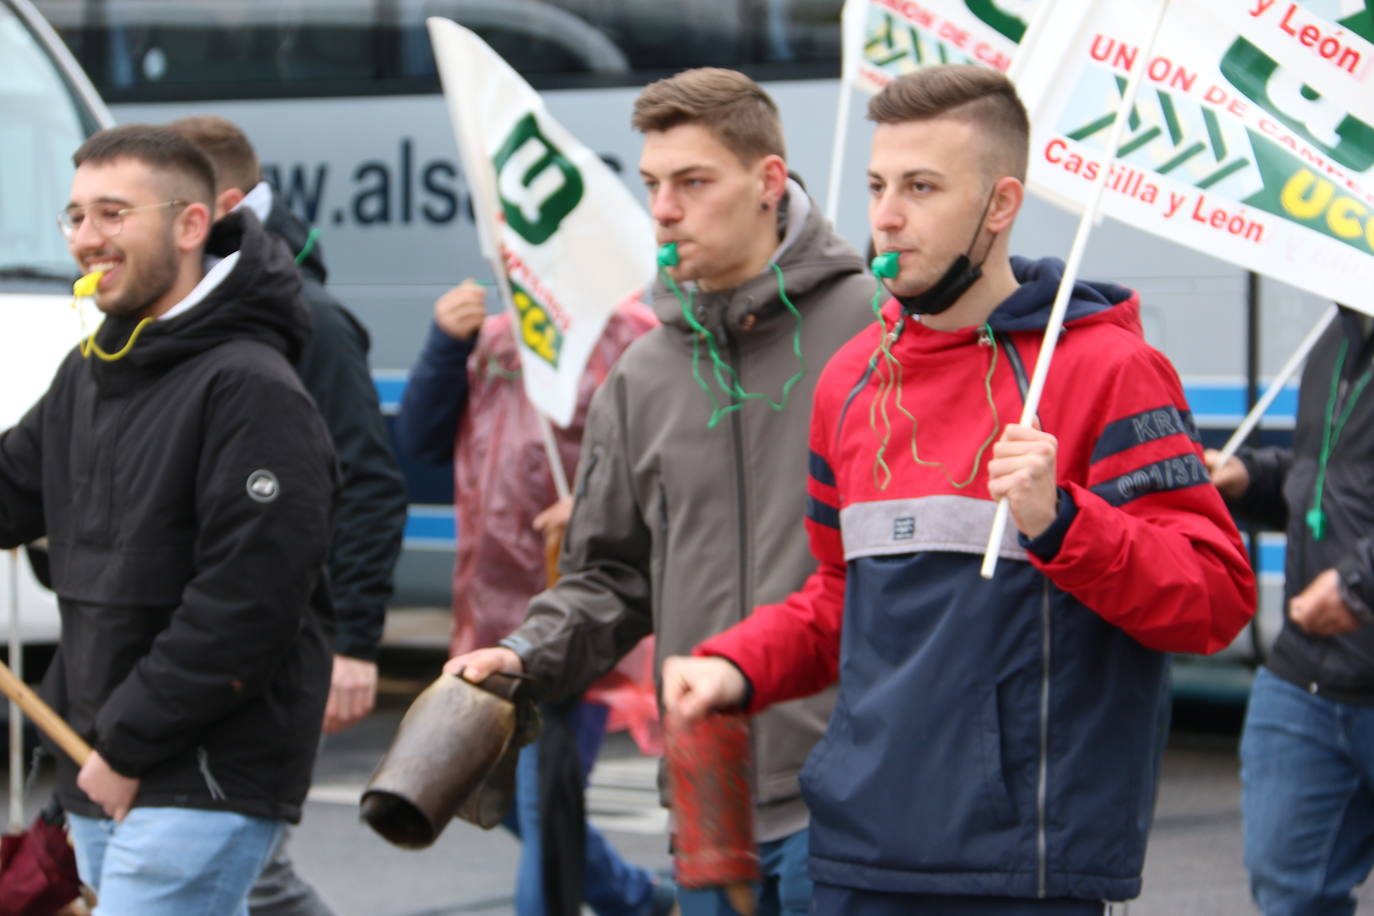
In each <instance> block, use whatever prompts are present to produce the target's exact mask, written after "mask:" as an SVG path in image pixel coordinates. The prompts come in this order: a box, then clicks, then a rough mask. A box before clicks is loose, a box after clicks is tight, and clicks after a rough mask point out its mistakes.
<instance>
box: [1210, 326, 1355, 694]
mask: <svg viewBox="0 0 1374 916" xmlns="http://www.w3.org/2000/svg"><path fill="white" fill-rule="evenodd" d="M1342 342H1344V344H1345V349H1346V354H1345V359H1344V361H1343V363H1342V367H1341V372H1340V377H1339V378H1338V379H1337V380H1336V386H1337V404H1336V405H1334V407H1335V409H1334V414H1333V417H1332V419H1333V422H1334V421H1339V419H1340V415H1341V413H1343V412H1344V411H1345V409H1346V406H1347V402H1348V400H1349V399H1350V398H1351V397H1355V395H1356V391H1357V388H1358V387H1359V382H1360V378H1361V376H1363V375H1364V374H1365V373H1368V372H1371V371H1374V365H1372V364H1371V361H1372V360H1374V336H1372V335H1370V334H1369V333H1367V332H1366V330H1365V322H1364V321H1363V320H1362V319H1361V318H1360V316H1358V315H1357V314H1355V313H1354V312H1350V311H1348V310H1342V314H1341V316H1340V320H1339V321H1337V322H1336V323H1335V324H1333V325H1332V326H1331V328H1330V329H1329V330H1327V332H1326V334H1325V335H1323V336H1322V338H1321V340H1320V341H1318V342H1317V346H1316V347H1315V348H1314V349H1313V350H1312V354H1311V355H1310V356H1309V357H1308V358H1307V366H1306V368H1304V370H1303V375H1302V386H1301V388H1300V389H1299V394H1298V420H1297V427H1296V428H1295V429H1294V431H1293V448H1292V449H1278V448H1269V449H1257V450H1252V451H1250V450H1242V451H1241V453H1240V459H1241V461H1243V462H1244V463H1245V466H1246V469H1247V470H1248V471H1249V472H1250V488H1249V490H1248V491H1247V492H1246V494H1245V499H1243V500H1242V501H1240V502H1238V503H1237V504H1236V507H1235V508H1236V510H1237V512H1238V513H1240V514H1241V515H1243V516H1245V517H1247V518H1250V519H1252V520H1254V521H1256V522H1259V523H1260V524H1263V525H1265V526H1267V527H1272V528H1276V529H1279V530H1286V531H1287V532H1288V550H1287V558H1286V561H1285V564H1284V585H1283V602H1284V607H1287V606H1288V601H1289V599H1291V598H1292V597H1293V596H1294V595H1297V594H1298V593H1299V592H1301V591H1302V590H1303V589H1305V588H1307V586H1308V585H1309V584H1310V583H1311V582H1312V580H1313V579H1315V578H1316V577H1317V576H1318V574H1320V573H1322V572H1324V571H1325V570H1328V569H1332V568H1335V569H1337V570H1338V571H1339V573H1340V576H1341V579H1342V581H1343V583H1344V585H1345V586H1346V588H1347V589H1348V593H1347V597H1349V598H1351V599H1353V600H1354V602H1355V604H1356V605H1359V604H1363V606H1364V609H1369V608H1374V499H1371V498H1370V494H1371V493H1374V384H1370V386H1369V388H1367V389H1365V390H1364V391H1363V392H1362V393H1359V394H1358V397H1357V398H1356V400H1355V401H1354V404H1353V407H1352V408H1351V412H1350V415H1349V418H1348V419H1347V420H1346V422H1345V425H1344V427H1343V429H1342V431H1341V434H1340V438H1339V439H1338V440H1337V441H1336V445H1335V447H1334V448H1333V449H1332V451H1331V454H1330V458H1329V460H1328V462H1327V466H1326V486H1325V487H1324V488H1323V495H1322V509H1323V511H1324V512H1325V514H1326V519H1327V522H1326V524H1327V531H1326V536H1325V537H1324V538H1322V539H1321V540H1317V539H1316V538H1315V537H1313V534H1312V529H1311V528H1310V527H1309V526H1308V523H1307V513H1308V510H1310V509H1311V508H1312V506H1313V495H1314V492H1315V489H1316V481H1317V472H1318V466H1319V457H1320V455H1321V449H1322V439H1323V437H1324V433H1325V430H1326V412H1327V402H1328V400H1329V399H1330V396H1331V387H1332V374H1333V372H1334V371H1335V369H1336V362H1337V359H1338V357H1339V355H1340V351H1341V346H1342ZM1366 616H1367V610H1366ZM1268 665H1269V668H1270V669H1272V670H1273V672H1274V673H1275V674H1277V675H1278V676H1279V677H1281V678H1283V679H1284V680H1287V681H1289V682H1291V683H1294V684H1297V685H1298V686H1300V687H1302V688H1303V689H1304V690H1311V691H1313V692H1314V693H1322V694H1325V695H1326V696H1330V697H1332V698H1334V699H1338V700H1345V701H1347V702H1353V703H1361V704H1374V625H1369V624H1366V625H1365V626H1364V627H1362V628H1361V629H1359V630H1357V631H1356V632H1354V633H1351V634H1349V635H1347V636H1313V635H1311V634H1308V633H1305V632H1304V631H1302V630H1300V629H1298V628H1297V627H1296V626H1295V625H1294V624H1293V622H1292V621H1291V620H1289V619H1287V617H1286V616H1285V618H1284V623H1283V630H1282V631H1281V632H1280V633H1279V638H1278V640H1277V642H1275V643H1274V648H1273V651H1272V652H1271V653H1270V656H1269V662H1268Z"/></svg>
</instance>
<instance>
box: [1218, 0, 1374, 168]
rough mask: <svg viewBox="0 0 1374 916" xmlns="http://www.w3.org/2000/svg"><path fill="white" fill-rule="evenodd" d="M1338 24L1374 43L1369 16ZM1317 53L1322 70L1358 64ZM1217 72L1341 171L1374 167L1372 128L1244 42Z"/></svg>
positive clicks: (1353, 55)
mask: <svg viewBox="0 0 1374 916" xmlns="http://www.w3.org/2000/svg"><path fill="white" fill-rule="evenodd" d="M1369 5H1370V4H1368V3H1366V6H1369ZM1338 21H1339V23H1340V25H1341V26H1343V27H1344V28H1346V29H1349V30H1350V31H1351V32H1354V33H1355V34H1357V35H1359V36H1361V37H1362V38H1364V39H1366V40H1368V41H1374V12H1371V10H1370V9H1363V10H1360V11H1359V12H1356V13H1352V14H1351V15H1349V16H1344V17H1342V18H1341V19H1340V20H1338ZM1320 53H1321V54H1322V56H1323V58H1324V59H1325V60H1326V61H1327V63H1328V64H1330V65H1332V66H1335V67H1337V68H1340V69H1344V70H1349V71H1350V72H1352V73H1353V72H1354V67H1355V66H1357V65H1358V64H1359V57H1360V56H1359V54H1358V53H1357V52H1355V51H1354V50H1353V49H1352V48H1350V47H1347V46H1339V43H1338V46H1336V47H1334V48H1332V49H1331V53H1330V54H1327V53H1326V52H1325V51H1321V52H1320ZM1220 66H1221V73H1222V75H1223V76H1225V77H1226V78H1227V79H1228V80H1230V81H1231V84H1232V85H1234V86H1235V87H1236V88H1237V89H1239V90H1240V91H1241V92H1243V93H1244V94H1245V95H1247V96H1248V97H1249V98H1250V100H1251V101H1252V102H1254V103H1255V104H1257V105H1259V106H1260V107H1262V108H1266V109H1268V110H1269V111H1271V112H1273V113H1274V116H1275V117H1276V118H1278V120H1279V121H1280V122H1282V123H1283V124H1284V126H1286V127H1287V128H1288V129H1289V130H1292V131H1293V132H1294V133H1296V134H1297V135H1298V136H1300V137H1301V138H1302V139H1303V140H1306V141H1307V142H1308V143H1311V144H1313V145H1314V146H1316V147H1318V148H1319V149H1321V150H1322V151H1323V152H1325V153H1326V154H1327V155H1328V156H1330V157H1331V158H1332V159H1335V160H1336V161H1337V162H1338V163H1340V164H1341V165H1343V166H1345V167H1346V168H1348V169H1353V170H1354V171H1357V172H1363V171H1366V170H1367V169H1368V168H1369V167H1370V166H1371V165H1374V128H1371V127H1370V125H1368V124H1366V123H1364V122H1363V121H1361V120H1359V119H1358V118H1356V117H1355V116H1354V115H1352V114H1350V113H1349V112H1347V111H1344V110H1342V109H1341V108H1340V106H1338V105H1337V104H1336V103H1335V102H1333V101H1332V100H1330V99H1324V98H1322V96H1321V95H1320V94H1319V93H1317V92H1316V90H1314V89H1312V87H1310V86H1307V85H1305V84H1304V83H1303V82H1302V80H1301V79H1299V78H1298V77H1297V76H1296V75H1295V74H1293V73H1290V72H1287V71H1285V70H1282V69H1281V68H1280V67H1279V65H1278V62H1277V61H1275V60H1274V59H1273V58H1272V57H1270V56H1269V55H1268V54H1265V53H1264V52H1263V51H1261V50H1260V49H1259V48H1257V47H1255V46H1254V45H1253V44H1251V43H1250V42H1248V41H1246V40H1245V39H1244V38H1237V39H1236V40H1235V42H1234V43H1233V44H1232V45H1231V47H1230V48H1228V49H1227V51H1226V54H1225V56H1224V57H1222V59H1221V65H1220Z"/></svg>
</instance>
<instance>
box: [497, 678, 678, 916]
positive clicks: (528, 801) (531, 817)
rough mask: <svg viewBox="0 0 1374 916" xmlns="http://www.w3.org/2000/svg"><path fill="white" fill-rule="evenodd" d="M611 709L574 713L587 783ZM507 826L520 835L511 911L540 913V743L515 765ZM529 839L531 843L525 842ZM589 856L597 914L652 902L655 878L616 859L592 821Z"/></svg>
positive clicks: (587, 892)
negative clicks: (513, 909)
mask: <svg viewBox="0 0 1374 916" xmlns="http://www.w3.org/2000/svg"><path fill="white" fill-rule="evenodd" d="M608 715H610V710H609V709H608V708H606V707H605V706H603V705H601V704H599V703H581V704H579V705H578V707H577V710H576V712H574V713H573V733H574V734H575V735H576V736H577V746H578V753H579V756H580V757H581V758H582V778H583V780H584V781H585V779H586V778H587V775H588V774H590V773H591V769H592V765H593V764H594V763H596V755H597V753H598V752H599V751H600V750H601V737H602V736H603V735H604V734H605V733H606V717H607V716H608ZM505 827H506V828H507V829H508V830H510V831H511V832H512V833H514V834H515V835H516V836H518V837H520V838H521V843H520V862H519V864H518V865H517V866H516V872H515V912H516V913H517V914H518V916H543V914H544V871H543V861H542V860H543V854H542V851H541V849H540V843H539V742H538V741H536V742H534V743H533V744H530V745H528V746H527V747H525V748H524V749H523V750H521V752H520V760H519V762H518V763H517V764H516V768H515V809H514V810H513V811H512V812H511V816H508V817H507V818H506V821H505ZM525 837H529V841H528V842H526V841H525V840H524V838H525ZM586 851H587V856H586V862H585V864H584V866H583V872H582V882H583V883H582V896H583V899H584V900H585V901H586V903H587V905H588V906H590V907H591V908H592V911H593V912H595V913H596V914H597V916H641V914H648V913H649V912H650V909H651V907H652V906H653V899H654V887H653V877H652V876H651V875H650V874H649V873H648V872H647V871H645V870H644V869H642V868H640V867H639V866H637V865H631V864H630V863H628V862H626V861H625V860H624V859H622V858H621V857H620V854H619V853H618V852H616V850H615V847H614V846H612V845H611V844H610V842H609V841H607V839H606V838H605V837H604V836H602V835H601V833H600V831H598V830H597V829H596V828H595V827H593V826H592V825H591V824H590V823H589V824H587V847H586Z"/></svg>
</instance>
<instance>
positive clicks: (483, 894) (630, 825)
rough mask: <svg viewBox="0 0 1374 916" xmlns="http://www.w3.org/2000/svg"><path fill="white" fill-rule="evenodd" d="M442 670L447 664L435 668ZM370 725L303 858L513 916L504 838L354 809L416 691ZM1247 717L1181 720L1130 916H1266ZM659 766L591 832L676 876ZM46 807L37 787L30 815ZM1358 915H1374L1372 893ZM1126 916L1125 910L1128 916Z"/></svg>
mask: <svg viewBox="0 0 1374 916" xmlns="http://www.w3.org/2000/svg"><path fill="white" fill-rule="evenodd" d="M436 666H437V662H436ZM390 686H391V689H389V690H388V692H387V693H386V694H385V695H384V697H383V699H382V702H381V704H380V706H379V709H378V711H377V712H376V713H375V714H374V715H373V716H372V717H371V718H370V719H368V720H367V721H365V722H364V723H362V724H361V725H359V726H357V727H355V728H354V729H352V730H350V731H349V732H346V733H345V734H343V735H340V736H336V737H334V738H331V739H330V740H329V741H327V742H326V744H325V746H324V749H323V751H322V754H321V758H320V762H319V766H318V769H317V774H316V782H315V787H314V789H313V790H312V792H311V795H310V799H309V801H308V803H307V805H306V813H305V819H304V821H303V822H302V824H301V825H300V827H299V828H298V829H297V830H296V832H295V834H294V837H293V841H292V854H293V857H294V859H295V861H296V863H297V866H298V869H299V871H300V873H301V874H303V875H305V876H307V877H308V878H309V879H310V880H311V881H312V883H314V884H315V886H316V887H317V888H318V889H319V891H320V892H321V893H322V894H323V895H324V896H325V897H326V898H327V900H328V901H329V902H330V903H331V904H332V906H333V907H334V908H335V909H336V910H337V912H338V913H339V914H340V916H449V914H507V913H511V912H512V907H511V887H512V885H513V880H514V869H515V861H516V853H517V846H516V843H515V841H514V840H513V839H512V838H511V837H510V836H508V835H507V834H506V833H505V832H504V831H502V830H500V829H497V830H493V831H490V832H484V831H481V830H478V829H477V828H475V827H472V826H470V825H468V824H466V823H464V822H461V821H455V822H453V824H452V825H450V826H449V827H448V829H447V830H446V831H445V832H444V833H443V835H442V836H441V837H440V838H439V840H438V842H437V843H436V844H435V845H434V846H432V847H430V848H429V849H426V850H422V851H406V850H400V849H396V848H394V847H392V846H390V845H388V844H387V843H386V842H385V841H383V840H382V839H381V838H380V837H378V836H376V835H375V834H373V833H372V832H371V831H370V829H369V828H367V827H366V826H365V825H363V824H361V823H360V822H359V820H358V808H357V800H358V797H359V794H360V793H361V790H362V787H363V785H364V784H365V783H366V781H367V778H368V776H369V775H370V773H371V771H372V769H373V767H374V766H375V765H376V763H377V761H378V760H379V759H380V757H381V755H382V753H383V752H384V750H385V748H386V746H387V744H388V743H389V741H390V738H391V736H392V734H393V733H394V731H395V728H396V725H397V723H398V721H399V719H400V716H401V714H402V713H403V712H404V709H405V707H406V705H407V704H408V702H409V699H410V697H411V696H412V695H413V692H414V690H415V688H416V686H417V684H416V682H414V681H408V682H405V681H403V682H399V683H396V682H393V683H392V684H391V685H390ZM1238 721H1239V712H1238V710H1237V709H1236V708H1235V707H1234V706H1232V707H1229V708H1222V709H1220V710H1210V711H1209V710H1203V711H1202V712H1201V713H1198V712H1197V711H1196V710H1194V711H1193V712H1191V713H1187V714H1185V715H1183V716H1180V717H1178V719H1177V723H1178V724H1177V726H1176V729H1175V732H1174V734H1173V736H1172V739H1171V742H1170V746H1169V749H1168V752H1167V754H1166V757H1165V760H1164V767H1163V782H1162V785H1161V788H1160V795H1159V801H1158V806H1157V811H1156V817H1155V826H1154V832H1153V834H1152V838H1151V843H1150V849H1149V855H1148V858H1147V861H1146V869H1145V872H1146V873H1145V890H1144V894H1143V895H1142V897H1141V898H1140V899H1139V900H1136V901H1133V902H1132V903H1131V904H1130V905H1129V907H1128V908H1127V909H1126V911H1125V912H1126V913H1127V914H1129V916H1203V914H1206V916H1231V914H1236V916H1239V914H1251V913H1254V912H1255V910H1254V908H1253V906H1252V905H1251V903H1250V901H1249V896H1248V893H1247V891H1246V879H1245V872H1244V869H1243V868H1242V867H1241V864H1240V786H1239V780H1238V777H1237V772H1238V765H1237V761H1236V754H1235V747H1236V740H1237V738H1236V733H1235V729H1236V727H1237V725H1238ZM654 770H655V761H653V760H651V759H647V758H644V757H641V756H639V755H638V754H637V752H636V751H635V749H634V746H633V744H632V743H630V742H629V741H628V739H627V738H626V737H625V736H623V735H618V736H611V738H610V739H608V742H607V745H606V748H605V751H604V752H603V755H602V760H601V762H600V763H599V764H598V767H597V769H596V771H595V773H594V775H593V785H592V788H591V791H590V793H589V798H588V802H589V807H590V809H591V811H592V815H593V819H594V821H595V823H597V824H598V825H599V826H600V827H601V828H602V829H603V831H605V832H606V833H607V835H608V836H609V837H611V839H612V840H613V842H614V843H615V844H616V846H617V847H618V848H619V849H620V850H621V852H622V853H623V854H624V855H625V856H626V857H627V858H628V859H630V860H631V861H634V862H637V863H639V864H641V865H644V866H646V867H649V868H653V869H659V868H667V867H669V866H670V861H669V858H668V856H667V853H666V843H665V840H664V827H665V824H666V817H665V815H664V812H663V811H662V810H661V809H660V808H659V807H658V805H657V798H656V794H655V791H654ZM45 798H46V786H45V785H43V784H42V783H40V784H39V785H37V786H36V787H34V788H33V789H31V791H30V792H29V794H28V797H27V799H26V800H27V802H28V805H27V807H29V808H30V809H32V808H34V807H35V806H37V805H41V803H42V801H43V800H44V799H45ZM1361 902H1362V903H1364V904H1366V905H1368V904H1370V903H1374V891H1371V890H1370V889H1368V888H1366V889H1365V890H1364V892H1363V893H1362V894H1361ZM1118 909H1120V908H1118Z"/></svg>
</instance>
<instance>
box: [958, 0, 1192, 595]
mask: <svg viewBox="0 0 1374 916" xmlns="http://www.w3.org/2000/svg"><path fill="white" fill-rule="evenodd" d="M1168 9H1169V0H1161V2H1160V4H1159V12H1158V13H1157V14H1156V16H1155V22H1154V26H1153V27H1152V28H1151V29H1150V33H1149V39H1148V40H1147V41H1146V42H1145V43H1144V44H1143V45H1142V46H1141V48H1140V51H1139V53H1138V54H1137V55H1136V59H1135V65H1134V66H1133V67H1131V75H1130V78H1129V79H1128V80H1127V81H1126V88H1125V91H1124V92H1122V95H1121V107H1120V108H1118V109H1117V112H1116V120H1115V121H1114V122H1113V123H1112V132H1111V135H1110V136H1109V137H1108V138H1107V147H1106V149H1105V150H1104V151H1103V156H1102V167H1101V168H1099V169H1098V172H1097V179H1096V181H1094V182H1093V189H1092V192H1091V193H1090V194H1089V196H1088V202H1087V204H1086V206H1085V208H1084V210H1083V218H1082V219H1081V220H1079V222H1078V232H1077V233H1076V234H1075V235H1074V239H1073V246H1072V248H1070V250H1069V257H1068V260H1067V261H1066V262H1065V264H1064V276H1063V279H1061V280H1060V281H1059V292H1058V294H1057V295H1056V296H1055V297H1054V305H1053V306H1052V307H1051V308H1050V318H1049V323H1048V324H1046V326H1045V337H1044V340H1043V342H1042V343H1041V344H1040V355H1039V357H1038V358H1037V359H1036V361H1035V372H1034V373H1033V374H1032V375H1031V382H1030V388H1029V389H1028V390H1027V392H1026V404H1025V407H1024V408H1023V409H1022V411H1021V423H1022V425H1027V424H1030V423H1031V422H1032V421H1033V420H1034V419H1035V413H1036V410H1037V409H1038V408H1039V406H1040V395H1041V394H1042V393H1043V392H1044V390H1045V378H1046V376H1048V375H1049V371H1050V361H1051V360H1052V359H1053V358H1054V347H1055V344H1057V343H1058V342H1059V332H1060V330H1061V329H1062V328H1063V326H1064V313H1065V312H1066V311H1067V310H1068V306H1069V297H1070V295H1071V294H1072V293H1073V286H1074V282H1075V281H1076V280H1077V279H1078V267H1079V264H1080V263H1081V262H1082V260H1083V252H1084V250H1085V249H1086V248H1087V245H1088V236H1089V235H1090V234H1091V233H1092V227H1093V224H1094V223H1095V222H1096V220H1097V214H1098V211H1099V209H1100V208H1101V206H1102V193H1103V191H1105V190H1106V187H1107V173H1108V172H1109V171H1111V169H1110V165H1111V163H1112V160H1114V159H1115V158H1116V151H1117V149H1118V148H1120V146H1121V136H1122V134H1123V133H1124V132H1125V130H1126V122H1127V121H1128V120H1129V119H1130V115H1131V109H1132V108H1133V107H1134V106H1135V97H1136V94H1137V92H1139V90H1140V82H1141V78H1142V77H1143V76H1144V75H1145V66H1146V62H1147V61H1148V59H1149V57H1150V52H1151V51H1152V50H1153V49H1154V44H1155V39H1156V38H1158V37H1159V30H1160V27H1161V26H1162V25H1163V24H1164V16H1165V13H1167V12H1168ZM1010 511H1011V506H1010V505H1009V504H1008V502H1007V500H1006V499H1005V498H1003V499H1001V500H998V502H997V512H996V514H995V515H994V516H993V520H992V531H991V532H990V533H989V535H988V546H987V550H986V551H985V552H984V554H983V566H982V569H980V570H979V573H980V574H981V575H982V577H983V578H984V579H991V578H992V574H993V572H994V571H995V570H996V569H997V551H998V548H999V547H1001V545H1002V537H1003V535H1004V534H1005V533H1006V530H1007V516H1008V514H1009V513H1010Z"/></svg>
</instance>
